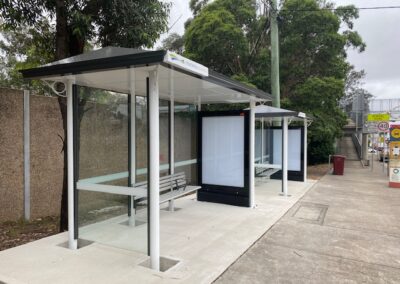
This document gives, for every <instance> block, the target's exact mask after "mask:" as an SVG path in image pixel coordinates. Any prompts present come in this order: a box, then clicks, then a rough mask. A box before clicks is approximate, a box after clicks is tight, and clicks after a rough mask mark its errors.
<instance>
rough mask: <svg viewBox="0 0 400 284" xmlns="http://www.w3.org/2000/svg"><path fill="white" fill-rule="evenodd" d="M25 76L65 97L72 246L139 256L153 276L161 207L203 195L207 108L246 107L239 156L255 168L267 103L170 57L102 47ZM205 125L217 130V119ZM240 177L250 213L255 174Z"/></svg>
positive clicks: (251, 91)
mask: <svg viewBox="0 0 400 284" xmlns="http://www.w3.org/2000/svg"><path fill="white" fill-rule="evenodd" d="M21 72H22V74H23V76H24V78H27V79H40V80H43V81H44V82H46V83H47V84H48V85H49V87H50V88H51V89H52V91H53V92H55V93H56V94H57V95H58V96H65V97H66V101H67V125H66V127H67V148H68V159H67V164H68V246H69V248H70V249H77V248H78V239H79V240H81V239H83V240H89V241H96V242H101V243H105V244H108V245H115V246H118V247H122V248H124V249H132V250H135V251H140V252H143V253H147V254H148V255H149V256H150V267H151V268H153V269H155V270H159V269H160V203H163V202H168V203H169V209H170V210H173V209H174V206H173V200H174V197H179V196H182V195H184V194H186V193H189V192H192V191H195V190H198V189H200V186H199V182H198V178H197V172H198V161H197V158H198V156H197V153H196V152H197V150H198V149H197V148H198V147H199V145H198V143H197V142H198V141H197V138H196V135H197V131H196V127H197V123H196V119H197V112H198V111H200V110H201V105H202V104H220V103H225V104H233V103H249V105H250V109H249V111H248V114H247V119H246V120H245V122H244V123H246V125H247V126H245V128H246V129H248V130H249V131H248V132H247V133H248V135H247V136H246V138H245V139H248V141H249V143H248V144H247V146H248V148H246V151H244V152H242V154H243V153H244V155H247V158H248V161H249V164H250V165H253V164H254V130H255V112H254V111H255V106H256V103H257V102H266V101H271V97H270V95H269V94H267V93H265V92H262V91H260V90H257V89H255V88H252V87H249V86H247V85H244V84H242V83H240V82H238V81H235V80H232V79H230V78H228V77H225V76H223V75H221V74H218V73H216V72H213V71H212V70H209V69H208V68H207V67H205V66H203V65H201V64H198V63H196V62H194V61H191V60H189V59H187V58H185V57H182V56H180V55H178V54H175V53H173V52H169V51H164V50H158V51H144V50H136V49H127V48H117V47H106V48H102V49H99V50H95V51H91V52H88V53H85V54H82V55H78V56H74V57H70V58H66V59H63V60H60V61H56V62H53V63H50V64H47V65H44V66H41V67H38V68H34V69H28V70H22V71H21ZM206 122H207V123H211V128H210V129H211V130H212V129H213V127H212V126H213V125H212V120H207V121H206ZM209 125H210V124H209ZM209 133H215V132H209ZM216 149H218V148H216ZM212 162H213V161H212V160H210V161H209V163H212ZM207 163H208V160H206V159H205V160H203V161H202V165H203V166H204V164H206V166H207ZM212 168H213V167H210V169H212ZM205 169H208V168H207V167H205ZM244 171H246V173H245V175H246V176H247V177H249V179H248V187H247V188H248V195H249V198H248V200H249V201H248V206H249V207H254V167H252V166H250V167H245V168H244ZM228 186H229V184H228ZM121 216H123V217H124V218H122V219H121ZM110 220H111V221H110ZM121 244H123V245H121Z"/></svg>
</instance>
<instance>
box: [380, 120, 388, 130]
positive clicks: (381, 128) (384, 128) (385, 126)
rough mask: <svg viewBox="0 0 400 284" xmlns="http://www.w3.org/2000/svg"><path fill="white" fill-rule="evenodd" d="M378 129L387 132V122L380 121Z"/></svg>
mask: <svg viewBox="0 0 400 284" xmlns="http://www.w3.org/2000/svg"><path fill="white" fill-rule="evenodd" d="M378 129H379V131H380V132H387V131H389V123H388V122H385V121H381V122H379V123H378Z"/></svg>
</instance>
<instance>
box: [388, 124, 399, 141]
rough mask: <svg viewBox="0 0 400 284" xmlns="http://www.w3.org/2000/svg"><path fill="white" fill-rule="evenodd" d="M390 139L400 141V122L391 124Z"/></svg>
mask: <svg viewBox="0 0 400 284" xmlns="http://www.w3.org/2000/svg"><path fill="white" fill-rule="evenodd" d="M389 132H390V141H391V142H392V141H400V124H392V125H391V126H390V131H389Z"/></svg>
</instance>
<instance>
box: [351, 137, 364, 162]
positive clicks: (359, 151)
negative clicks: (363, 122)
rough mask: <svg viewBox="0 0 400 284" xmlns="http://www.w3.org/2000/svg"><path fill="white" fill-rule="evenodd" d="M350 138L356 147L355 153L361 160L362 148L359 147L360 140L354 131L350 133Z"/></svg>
mask: <svg viewBox="0 0 400 284" xmlns="http://www.w3.org/2000/svg"><path fill="white" fill-rule="evenodd" d="M351 140H353V144H354V147H356V152H357V155H358V158H359V159H360V160H361V158H362V157H361V156H362V152H361V151H362V150H361V149H362V148H361V142H360V140H359V139H358V137H357V134H356V133H353V134H352V135H351Z"/></svg>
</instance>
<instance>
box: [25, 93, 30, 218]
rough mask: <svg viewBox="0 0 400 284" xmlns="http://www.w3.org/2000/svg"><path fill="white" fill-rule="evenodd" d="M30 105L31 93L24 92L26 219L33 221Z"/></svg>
mask: <svg viewBox="0 0 400 284" xmlns="http://www.w3.org/2000/svg"><path fill="white" fill-rule="evenodd" d="M29 109H30V103H29V91H27V90H24V218H25V220H26V221H29V220H30V219H31V177H30V151H31V150H30V113H29Z"/></svg>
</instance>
